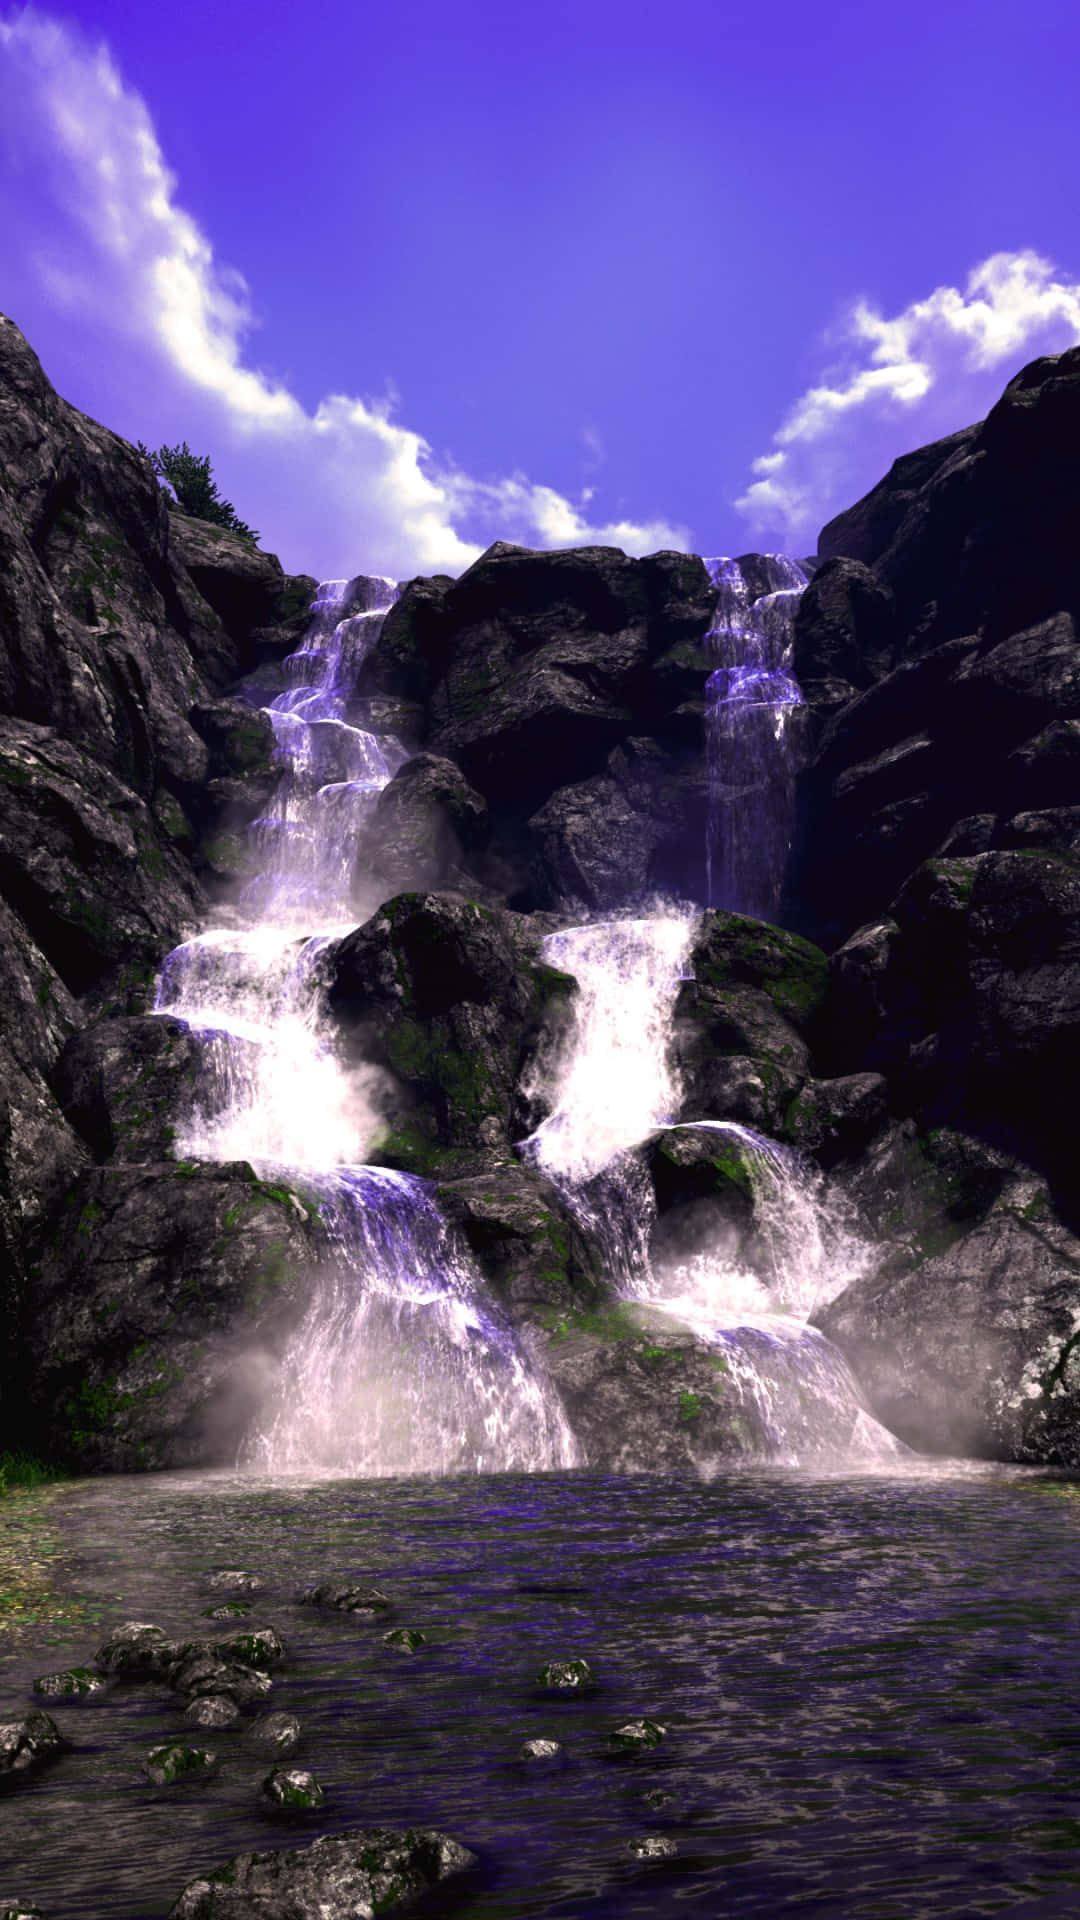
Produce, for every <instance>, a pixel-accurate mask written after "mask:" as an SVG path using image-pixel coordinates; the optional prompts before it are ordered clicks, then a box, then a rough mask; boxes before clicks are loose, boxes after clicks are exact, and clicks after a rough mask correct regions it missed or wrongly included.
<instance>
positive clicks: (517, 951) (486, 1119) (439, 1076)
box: [325, 893, 574, 1177]
mask: <svg viewBox="0 0 1080 1920" xmlns="http://www.w3.org/2000/svg"><path fill="white" fill-rule="evenodd" d="M325 966H326V972H327V978H328V982H329V988H328V997H329V1003H330V1007H331V1009H332V1011H333V1012H334V1014H335V1015H336V1017H337V1019H338V1021H339V1023H340V1026H341V1028H342V1030H343V1033H344V1035H345V1037H346V1042H347V1044H348V1046H349V1047H350V1049H351V1051H352V1054H353V1057H355V1058H356V1059H358V1060H362V1061H368V1062H374V1063H375V1064H376V1065H378V1066H380V1067H382V1068H384V1069H387V1070H388V1071H389V1072H390V1073H391V1074H392V1075H393V1076H394V1078H395V1080H396V1082H397V1084H398V1087H399V1089H400V1090H401V1099H400V1109H399V1112H398V1114H397V1115H395V1116H394V1119H393V1120H392V1122H391V1127H390V1130H389V1134H388V1137H387V1138H386V1139H384V1141H383V1142H382V1143H381V1145H380V1146H379V1148H378V1150H377V1152H376V1154H375V1156H374V1157H375V1158H376V1159H377V1160H381V1161H382V1162H383V1164H388V1165H391V1166H401V1167H404V1169H405V1170H406V1171H410V1172H417V1173H430V1172H439V1173H442V1174H443V1177H446V1176H447V1174H448V1173H449V1171H450V1167H451V1163H450V1162H448V1161H447V1159H446V1157H445V1151H444V1150H445V1149H447V1148H449V1149H457V1150H459V1151H464V1152H468V1151H470V1150H471V1152H472V1154H473V1155H474V1157H475V1156H476V1155H477V1153H480V1154H486V1153H489V1152H490V1151H491V1150H492V1149H497V1148H501V1149H502V1151H503V1152H504V1153H505V1152H506V1151H507V1149H508V1148H509V1146H510V1144H511V1143H512V1142H513V1141H514V1140H515V1139H520V1138H521V1137H522V1136H523V1135H524V1134H525V1133H527V1132H528V1131H529V1128H530V1107H529V1103H528V1099H527V1096H526V1094H525V1091H524V1087H525V1084H526V1082H527V1081H528V1079H529V1075H530V1069H531V1066H532V1063H533V1061H534V1060H535V1058H536V1056H537V1053H538V1052H539V1050H540V1049H541V1048H542V1047H546V1046H549V1045H551V1044H553V1037H554V1035H555V1034H556V1033H557V1032H558V1031H559V1030H560V1027H561V1022H562V1020H563V1019H564V1018H565V1014H566V1009H567V1007H568V1004H569V998H570V995H571V994H572V993H573V990H574V989H573V983H572V982H571V981H569V980H568V979H567V977H566V976H565V975H563V974H560V973H557V972H555V971H554V969H552V968H550V967H548V966H545V965H544V963H543V961H542V959H541V955H540V934H539V931H538V929H537V928H536V927H534V926H533V925H532V924H531V923H530V921H529V919H528V917H527V916H526V915H523V914H516V913H508V912H505V911H502V910H496V909H492V908H487V907H481V906H477V905H476V904H475V902H472V901H469V900H465V899H462V898H461V897H460V896H458V895H454V894H438V893H427V894H403V895H402V896H400V897H399V898H398V899H396V900H391V901H389V902H388V903H387V905H386V906H384V907H381V908H380V909H379V911H378V912H377V913H376V914H375V915H374V916H373V917H372V918H371V919H370V920H368V921H367V922H366V923H365V924H364V925H363V926H362V927H358V928H357V929H356V931H355V932H354V933H351V934H348V935H347V936H346V938H345V939H344V940H341V941H338V942H337V943H336V944H335V945H334V946H332V947H331V948H329V949H328V952H327V955H326V961H325ZM466 1170H467V1169H466V1168H464V1167H461V1168H459V1171H462V1172H464V1171H466Z"/></svg>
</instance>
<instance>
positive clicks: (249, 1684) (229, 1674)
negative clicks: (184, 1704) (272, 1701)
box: [169, 1642, 270, 1707]
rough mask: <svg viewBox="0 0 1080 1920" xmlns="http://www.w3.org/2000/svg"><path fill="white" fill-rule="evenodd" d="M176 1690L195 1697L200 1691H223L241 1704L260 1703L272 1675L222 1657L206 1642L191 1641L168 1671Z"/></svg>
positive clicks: (251, 1704) (209, 1692)
mask: <svg viewBox="0 0 1080 1920" xmlns="http://www.w3.org/2000/svg"><path fill="white" fill-rule="evenodd" d="M169 1683H170V1685H171V1686H172V1687H173V1688H174V1689H175V1691H176V1692H177V1693H182V1694H186V1695H187V1697H188V1698H189V1699H194V1698H196V1697H197V1696H199V1695H201V1694H217V1695H223V1696H224V1697H225V1699H227V1700H232V1701H234V1702H235V1703H236V1705H237V1706H238V1707H250V1706H255V1705H258V1704H259V1702H261V1701H262V1700H265V1698H266V1695H267V1694H268V1693H269V1692H270V1677H269V1675H268V1674H265V1673H260V1672H259V1671H258V1669H257V1668H256V1667H249V1666H245V1665H243V1664H242V1663H241V1662H240V1661H238V1660H223V1659H222V1658H221V1656H220V1655H219V1654H217V1653H216V1652H214V1651H213V1649H212V1648H210V1647H208V1646H206V1645H205V1644H203V1645H200V1644H199V1643H198V1642H192V1643H189V1644H188V1645H187V1646H186V1647H184V1648H183V1649H182V1650H181V1655H180V1658H179V1660H178V1661H177V1662H176V1664H175V1665H174V1666H173V1667H172V1669H171V1671H170V1674H169Z"/></svg>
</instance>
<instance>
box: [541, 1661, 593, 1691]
mask: <svg viewBox="0 0 1080 1920" xmlns="http://www.w3.org/2000/svg"><path fill="white" fill-rule="evenodd" d="M536 1685H537V1687H538V1688H539V1689H540V1691H541V1692H542V1693H587V1692H588V1691H589V1689H590V1688H592V1687H594V1686H595V1685H596V1680H595V1676H594V1674H593V1670H592V1668H591V1667H590V1665H589V1663H588V1661H587V1660H549V1661H548V1662H547V1664H546V1665H545V1666H542V1667H541V1669H540V1671H539V1673H538V1674H537V1676H536Z"/></svg>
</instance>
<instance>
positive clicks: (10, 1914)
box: [0, 1900, 48, 1920]
mask: <svg viewBox="0 0 1080 1920" xmlns="http://www.w3.org/2000/svg"><path fill="white" fill-rule="evenodd" d="M0 1920H48V1915H47V1914H46V1913H45V1911H44V1909H43V1908H41V1907H34V1906H30V1905H29V1904H28V1903H27V1901H25V1900H16V1902H15V1904H14V1906H7V1907H0Z"/></svg>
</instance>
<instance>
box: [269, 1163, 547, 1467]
mask: <svg viewBox="0 0 1080 1920" xmlns="http://www.w3.org/2000/svg"><path fill="white" fill-rule="evenodd" d="M319 1200H320V1210H321V1214H322V1219H323V1223H324V1225H325V1226H326V1228H327V1231H328V1234H329V1237H330V1240H331V1243H332V1245H333V1248H334V1252H335V1256H336V1258H335V1259H334V1261H333V1263H332V1264H331V1266H330V1268H329V1269H328V1272H327V1274H326V1276H325V1277H324V1280H323V1283H322V1284H321V1285H320V1287H319V1288H318V1289H317V1291H316V1294H315V1297H314V1299H313V1302H312V1305H311V1307H310V1309H309V1311H308V1313H307V1315H306V1317H305V1319H304V1321H303V1324H302V1325H301V1326H300V1328H299V1329H298V1331H297V1333H296V1334H295V1336H294V1337H293V1339H292V1341H291V1343H290V1346H289V1349H288V1352H287V1354H286V1356H285V1360H284V1363H283V1366H282V1372H281V1379H280V1384H279V1388H278V1393H277V1398H276V1404H275V1405H274V1406H273V1407H272V1408H270V1409H268V1410H267V1412H266V1413H265V1414H264V1416H263V1418H262V1419H261V1420H260V1422H259V1424H258V1425H257V1427H256V1428H255V1429H254V1430H253V1432H252V1433H251V1434H250V1436H249V1438H248V1442H247V1446H246V1459H247V1461H248V1463H249V1464H252V1465H255V1466H258V1467H260V1468H261V1469H262V1470H264V1471H265V1472H267V1473H274V1474H282V1473H291V1472H298V1471H311V1470H313V1469H314V1470H316V1471H323V1472H327V1471H331V1472H337V1473H347V1474H363V1475H386V1474H394V1473H442V1474H445V1473H461V1472H474V1473H484V1472H491V1471H492V1470H496V1469H497V1470H499V1471H509V1470H513V1469H517V1470H520V1471H523V1472H536V1471H538V1470H541V1469H550V1468H553V1467H569V1466H573V1465H574V1464H575V1462H576V1460H577V1450H576V1447H575V1443H574V1439H573V1436H572V1434H571V1432H570V1428H569V1426H568V1424H567V1421H566V1418H565V1415H564V1414H563V1412H562V1409H561V1407H560V1405H559V1403H558V1401H557V1400H555V1398H554V1397H553V1396H552V1395H551V1394H550V1393H549V1392H547V1391H545V1389H544V1387H543V1385H542V1383H541V1381H540V1380H539V1379H538V1377H537V1376H536V1374H535V1373H534V1372H532V1371H531V1370H530V1368H529V1367H528V1366H527V1364H526V1363H525V1361H524V1359H523V1358H522V1355H521V1354H520V1352H519V1350H518V1348H517V1346H516V1344H515V1342H514V1340H513V1337H512V1335H511V1333H510V1330H509V1328H508V1327H507V1326H506V1325H505V1324H503V1323H501V1321H500V1319H499V1317H498V1314H497V1311H496V1309H495V1308H494V1306H493V1304H492V1302H491V1301H490V1300H489V1299H488V1298H487V1297H486V1295H485V1293H484V1289H483V1285H482V1283H481V1281H480V1279H479V1276H478V1274H477V1272H476V1269H475V1267H474V1266H473V1264H472V1262H471V1261H470V1260H469V1259H468V1257H467V1256H466V1255H465V1253H464V1250H463V1249H462V1247H461V1246H460V1244H459V1243H458V1242H457V1241H456V1240H455V1239H454V1237H453V1236H452V1235H451V1233H450V1231H449V1229H448V1228H447V1226H446V1223H445V1222H444V1221H443V1219H442V1217H441V1215H440V1214H439V1211H438V1209H437V1207H436V1206H435V1203H434V1201H433V1199H432V1198H431V1195H430V1192H429V1191H428V1190H427V1188H426V1187H425V1184H424V1183H423V1182H422V1181H420V1180H417V1179H415V1178H413V1177H412V1176H410V1175H408V1174H403V1173H393V1172H390V1171H388V1170H385V1169H379V1168H374V1167H342V1168H338V1169H337V1170H336V1171H335V1172H334V1173H333V1174H330V1175H327V1174H324V1175H323V1177H322V1179H321V1181H320V1183H319Z"/></svg>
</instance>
